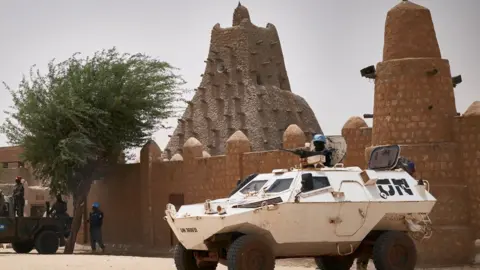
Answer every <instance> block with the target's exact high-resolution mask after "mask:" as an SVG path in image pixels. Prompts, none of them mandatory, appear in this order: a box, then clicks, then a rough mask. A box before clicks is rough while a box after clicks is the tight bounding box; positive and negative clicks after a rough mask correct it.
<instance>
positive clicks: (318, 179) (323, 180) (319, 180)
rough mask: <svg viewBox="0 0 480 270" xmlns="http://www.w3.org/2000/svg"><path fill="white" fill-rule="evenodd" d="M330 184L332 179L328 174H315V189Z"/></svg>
mask: <svg viewBox="0 0 480 270" xmlns="http://www.w3.org/2000/svg"><path fill="white" fill-rule="evenodd" d="M329 186H330V181H328V177H326V176H314V177H313V190H317V189H321V188H326V187H329Z"/></svg>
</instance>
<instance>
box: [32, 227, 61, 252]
mask: <svg viewBox="0 0 480 270" xmlns="http://www.w3.org/2000/svg"><path fill="white" fill-rule="evenodd" d="M58 246H59V239H58V235H57V233H56V232H54V231H43V232H40V233H39V234H38V235H37V237H35V249H36V250H37V252H38V253H39V254H54V253H56V252H57V250H58Z"/></svg>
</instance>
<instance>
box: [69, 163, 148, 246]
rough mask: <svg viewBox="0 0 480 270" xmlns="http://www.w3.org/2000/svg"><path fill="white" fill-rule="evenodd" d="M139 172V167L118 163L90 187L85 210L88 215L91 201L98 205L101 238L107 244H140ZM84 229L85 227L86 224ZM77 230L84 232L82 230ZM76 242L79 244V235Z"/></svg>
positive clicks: (80, 237)
mask: <svg viewBox="0 0 480 270" xmlns="http://www.w3.org/2000/svg"><path fill="white" fill-rule="evenodd" d="M140 169H141V164H119V165H117V166H116V167H115V168H114V169H112V170H111V172H112V174H111V175H109V176H107V177H106V178H105V180H98V181H96V182H95V183H94V184H93V185H92V187H91V191H90V195H89V197H88V200H87V202H88V203H87V205H86V206H87V209H86V210H87V213H89V212H90V211H91V210H90V208H91V205H92V203H93V202H98V203H100V208H101V210H102V211H103V212H104V214H105V220H104V224H103V239H104V241H105V242H106V243H122V244H138V243H139V242H140V241H139V240H140V239H141V224H142V220H141V216H140V209H141V208H140V199H141V195H142V193H141V190H140V186H139V180H140ZM84 226H87V228H88V224H87V223H84ZM80 231H81V232H82V233H83V228H81V229H80ZM87 232H88V230H87ZM77 240H78V241H79V242H82V241H81V240H82V235H79V237H77Z"/></svg>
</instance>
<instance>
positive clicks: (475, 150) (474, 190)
mask: <svg viewBox="0 0 480 270" xmlns="http://www.w3.org/2000/svg"><path fill="white" fill-rule="evenodd" d="M479 104H480V102H477V105H479ZM474 105H475V103H474V104H472V106H470V108H469V109H468V110H467V112H466V113H464V115H463V116H462V117H457V118H456V119H455V123H454V124H455V125H454V127H455V129H454V130H455V135H456V136H455V139H456V141H457V142H458V148H457V151H458V152H459V156H460V158H459V161H460V162H461V167H460V168H461V170H459V171H460V173H461V177H462V178H463V179H465V182H466V184H467V186H468V188H467V190H468V195H469V198H470V209H469V210H470V220H471V223H472V230H473V233H474V235H475V237H476V238H477V239H478V238H480V110H478V111H474V110H473V109H474ZM479 107H480V106H479Z"/></svg>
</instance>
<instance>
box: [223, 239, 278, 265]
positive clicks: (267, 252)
mask: <svg viewBox="0 0 480 270" xmlns="http://www.w3.org/2000/svg"><path fill="white" fill-rule="evenodd" d="M227 264H228V270H273V269H275V256H274V254H273V251H272V249H271V248H270V247H269V246H268V244H266V243H265V242H264V241H262V240H261V239H259V238H258V237H256V236H253V235H244V236H241V237H239V238H238V239H237V240H235V241H234V242H233V243H232V245H231V246H230V248H229V249H228V253H227Z"/></svg>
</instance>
